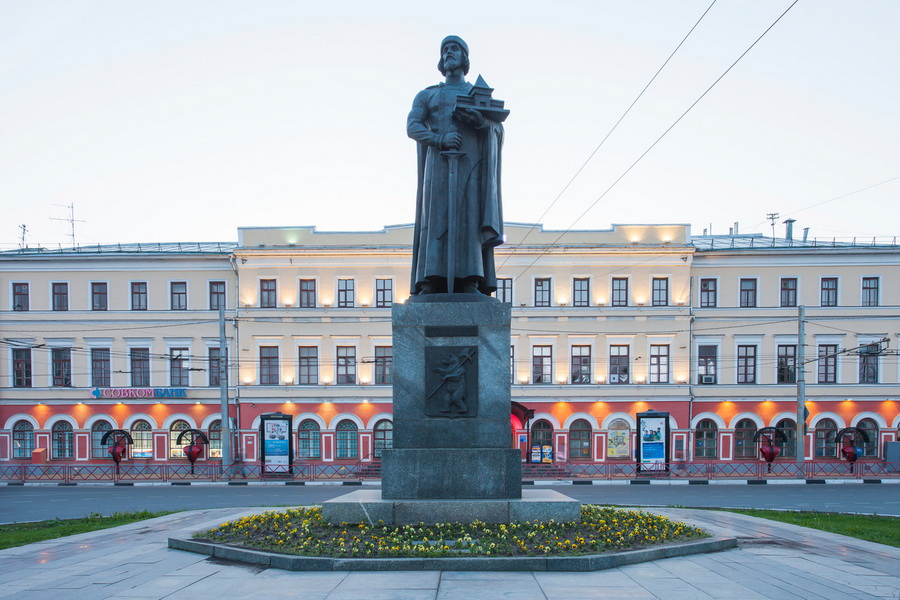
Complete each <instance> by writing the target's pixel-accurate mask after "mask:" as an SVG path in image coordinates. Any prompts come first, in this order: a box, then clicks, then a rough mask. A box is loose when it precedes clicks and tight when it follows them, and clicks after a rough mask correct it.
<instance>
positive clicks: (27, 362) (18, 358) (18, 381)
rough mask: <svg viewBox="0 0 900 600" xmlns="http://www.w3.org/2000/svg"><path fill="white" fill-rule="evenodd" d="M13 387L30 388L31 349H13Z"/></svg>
mask: <svg viewBox="0 0 900 600" xmlns="http://www.w3.org/2000/svg"><path fill="white" fill-rule="evenodd" d="M12 355H13V387H31V348H13V351H12Z"/></svg>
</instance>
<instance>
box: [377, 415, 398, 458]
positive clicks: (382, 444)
mask: <svg viewBox="0 0 900 600" xmlns="http://www.w3.org/2000/svg"><path fill="white" fill-rule="evenodd" d="M393 447H394V424H393V423H391V422H390V421H388V420H387V419H385V420H383V421H378V422H377V423H375V458H378V459H380V458H381V453H382V451H384V450H389V449H391V448H393Z"/></svg>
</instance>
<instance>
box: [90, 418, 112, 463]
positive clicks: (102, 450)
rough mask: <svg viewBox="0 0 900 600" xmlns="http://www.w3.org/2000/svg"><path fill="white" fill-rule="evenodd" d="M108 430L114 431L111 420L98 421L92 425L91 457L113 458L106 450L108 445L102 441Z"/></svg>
mask: <svg viewBox="0 0 900 600" xmlns="http://www.w3.org/2000/svg"><path fill="white" fill-rule="evenodd" d="M107 431H112V425H110V424H109V421H97V422H96V423H94V424H93V425H92V426H91V458H112V455H111V454H110V453H109V452H107V451H106V449H107V447H108V446H104V445H103V444H101V443H100V442H101V441H102V440H103V436H104V435H106V432H107ZM107 443H109V442H107Z"/></svg>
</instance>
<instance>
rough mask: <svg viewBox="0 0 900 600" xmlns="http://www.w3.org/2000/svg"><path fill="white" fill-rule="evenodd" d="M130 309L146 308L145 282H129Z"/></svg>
mask: <svg viewBox="0 0 900 600" xmlns="http://www.w3.org/2000/svg"><path fill="white" fill-rule="evenodd" d="M131 310H147V282H146V281H133V282H131Z"/></svg>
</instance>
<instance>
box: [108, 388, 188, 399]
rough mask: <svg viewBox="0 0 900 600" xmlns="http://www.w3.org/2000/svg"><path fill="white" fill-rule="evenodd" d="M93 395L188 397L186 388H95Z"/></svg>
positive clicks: (112, 396)
mask: <svg viewBox="0 0 900 600" xmlns="http://www.w3.org/2000/svg"><path fill="white" fill-rule="evenodd" d="M91 396H93V397H94V398H96V399H98V400H99V399H100V398H116V399H119V398H187V390H186V389H184V388H94V389H93V390H91Z"/></svg>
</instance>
